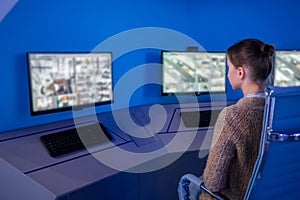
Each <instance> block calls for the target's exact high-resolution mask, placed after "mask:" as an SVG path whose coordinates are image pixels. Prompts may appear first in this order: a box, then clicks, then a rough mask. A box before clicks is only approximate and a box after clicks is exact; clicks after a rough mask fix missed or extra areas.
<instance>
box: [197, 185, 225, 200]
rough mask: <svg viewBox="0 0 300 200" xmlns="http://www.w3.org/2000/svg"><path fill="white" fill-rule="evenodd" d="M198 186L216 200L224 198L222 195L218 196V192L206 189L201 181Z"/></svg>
mask: <svg viewBox="0 0 300 200" xmlns="http://www.w3.org/2000/svg"><path fill="white" fill-rule="evenodd" d="M200 188H201V190H203V191H205V192H206V193H208V194H209V195H210V196H212V197H213V198H215V199H216V200H225V199H224V198H223V197H221V196H219V194H216V193H214V192H212V191H210V190H209V189H207V188H206V186H205V184H204V182H202V184H201V185H200Z"/></svg>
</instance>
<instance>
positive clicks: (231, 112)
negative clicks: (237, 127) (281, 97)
mask: <svg viewBox="0 0 300 200" xmlns="http://www.w3.org/2000/svg"><path fill="white" fill-rule="evenodd" d="M264 105H265V99H264V98H252V97H251V98H242V99H240V100H239V101H238V102H236V103H235V104H232V105H230V106H227V107H225V108H224V109H223V110H222V111H221V113H222V115H223V116H226V117H230V116H235V115H240V114H241V113H244V112H245V111H254V110H259V111H263V110H264Z"/></svg>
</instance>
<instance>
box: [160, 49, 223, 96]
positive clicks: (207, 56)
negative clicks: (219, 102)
mask: <svg viewBox="0 0 300 200" xmlns="http://www.w3.org/2000/svg"><path fill="white" fill-rule="evenodd" d="M162 62H163V83H162V84H163V86H162V87H163V93H165V94H175V93H178V94H180V93H202V92H203V93H207V92H210V93H223V92H225V90H226V84H225V81H226V78H225V77H226V53H225V52H168V51H163V52H162Z"/></svg>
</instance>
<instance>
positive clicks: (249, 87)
mask: <svg viewBox="0 0 300 200" xmlns="http://www.w3.org/2000/svg"><path fill="white" fill-rule="evenodd" d="M241 89H242V91H243V94H244V96H247V95H249V94H257V93H264V92H265V82H252V83H251V84H250V83H249V84H244V85H243V86H242V88H241Z"/></svg>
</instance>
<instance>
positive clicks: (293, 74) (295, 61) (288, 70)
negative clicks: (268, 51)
mask: <svg viewBox="0 0 300 200" xmlns="http://www.w3.org/2000/svg"><path fill="white" fill-rule="evenodd" d="M274 85H276V86H299V85H300V51H276V55H275V79H274Z"/></svg>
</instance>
